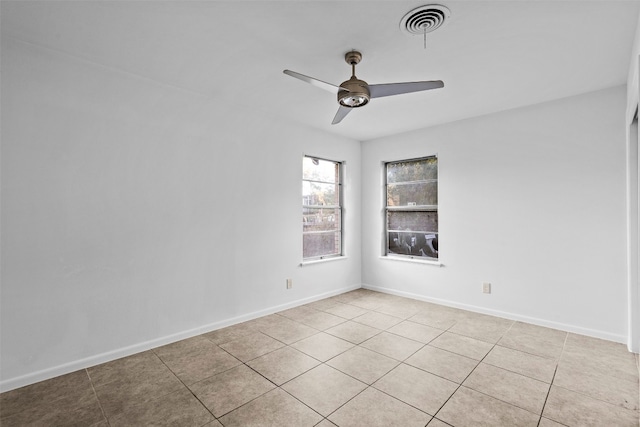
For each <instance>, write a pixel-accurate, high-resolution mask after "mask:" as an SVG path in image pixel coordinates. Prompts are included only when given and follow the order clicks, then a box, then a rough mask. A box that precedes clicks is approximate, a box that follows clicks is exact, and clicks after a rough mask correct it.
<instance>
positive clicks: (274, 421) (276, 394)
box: [220, 389, 322, 427]
mask: <svg viewBox="0 0 640 427" xmlns="http://www.w3.org/2000/svg"><path fill="white" fill-rule="evenodd" d="M320 420H322V417H321V416H320V415H318V413H316V412H314V411H312V410H311V409H309V408H308V407H307V406H305V405H303V404H302V403H300V402H299V401H298V400H296V399H294V398H293V397H291V395H289V394H288V393H287V392H285V391H282V390H281V389H275V390H272V391H270V392H268V393H266V394H264V395H262V396H260V397H259V398H257V399H255V400H253V401H251V402H249V403H247V404H246V405H243V406H241V407H240V408H238V409H236V410H234V411H233V412H230V413H228V414H227V415H225V416H224V417H222V418H221V419H220V421H222V423H223V424H224V426H225V427H234V426H237V427H282V426H296V427H305V426H309V427H311V426H315V425H316V424H317V423H318V422H319V421H320Z"/></svg>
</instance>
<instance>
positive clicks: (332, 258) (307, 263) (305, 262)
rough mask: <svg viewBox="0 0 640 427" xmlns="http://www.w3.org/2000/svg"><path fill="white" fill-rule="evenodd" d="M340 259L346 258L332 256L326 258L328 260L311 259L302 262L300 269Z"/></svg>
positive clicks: (344, 257)
mask: <svg viewBox="0 0 640 427" xmlns="http://www.w3.org/2000/svg"><path fill="white" fill-rule="evenodd" d="M342 259H347V257H346V256H343V255H341V256H332V257H328V258H322V259H312V260H308V261H302V262H301V263H300V267H305V266H308V265H313V264H322V263H325V262H331V261H339V260H342Z"/></svg>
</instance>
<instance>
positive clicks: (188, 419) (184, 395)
mask: <svg viewBox="0 0 640 427" xmlns="http://www.w3.org/2000/svg"><path fill="white" fill-rule="evenodd" d="M212 420H214V418H213V416H212V415H211V413H210V412H209V411H208V410H207V409H206V408H205V407H204V406H202V404H201V403H200V402H199V401H198V399H196V398H195V397H194V396H193V394H191V392H190V391H189V390H187V389H186V388H185V389H181V390H179V391H177V392H175V393H171V394H168V395H166V396H162V397H160V398H158V399H155V400H152V401H149V402H147V403H145V404H142V405H137V406H134V407H132V408H130V409H128V410H127V411H126V412H124V413H121V414H120V415H117V416H115V417H113V418H111V419H110V420H109V423H110V425H111V426H112V427H117V426H132V427H135V426H151V425H153V426H177V425H180V426H201V425H204V424H205V423H208V422H210V421H212Z"/></svg>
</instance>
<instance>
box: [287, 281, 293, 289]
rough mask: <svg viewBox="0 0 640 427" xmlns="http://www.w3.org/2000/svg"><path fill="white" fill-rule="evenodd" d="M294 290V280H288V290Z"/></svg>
mask: <svg viewBox="0 0 640 427" xmlns="http://www.w3.org/2000/svg"><path fill="white" fill-rule="evenodd" d="M291 288H293V279H287V289H291Z"/></svg>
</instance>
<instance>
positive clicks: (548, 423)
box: [538, 417, 565, 427]
mask: <svg viewBox="0 0 640 427" xmlns="http://www.w3.org/2000/svg"><path fill="white" fill-rule="evenodd" d="M538 427H565V425H564V424H560V423H557V422H555V421H553V420H550V419H548V418H544V417H542V418H540V423H539V424H538Z"/></svg>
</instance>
